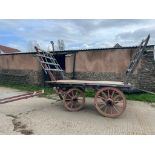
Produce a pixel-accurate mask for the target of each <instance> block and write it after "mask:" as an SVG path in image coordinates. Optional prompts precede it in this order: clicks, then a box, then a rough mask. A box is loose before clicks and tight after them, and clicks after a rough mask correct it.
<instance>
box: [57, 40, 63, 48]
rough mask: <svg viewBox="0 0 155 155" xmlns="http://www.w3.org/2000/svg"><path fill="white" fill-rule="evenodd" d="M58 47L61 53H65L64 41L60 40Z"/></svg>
mask: <svg viewBox="0 0 155 155" xmlns="http://www.w3.org/2000/svg"><path fill="white" fill-rule="evenodd" d="M57 46H58V50H59V51H64V50H65V44H64V41H63V40H58V42H57Z"/></svg>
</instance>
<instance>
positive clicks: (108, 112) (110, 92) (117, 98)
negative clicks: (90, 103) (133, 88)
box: [94, 87, 126, 117]
mask: <svg viewBox="0 0 155 155" xmlns="http://www.w3.org/2000/svg"><path fill="white" fill-rule="evenodd" d="M94 104H95V107H96V109H97V111H98V112H99V113H100V114H101V115H103V116H106V117H118V116H120V115H121V114H122V113H123V112H124V110H125V108H126V99H125V96H124V94H123V93H122V92H121V91H120V90H118V89H116V88H112V87H105V88H101V89H99V90H98V91H97V93H96V95H95V99H94Z"/></svg>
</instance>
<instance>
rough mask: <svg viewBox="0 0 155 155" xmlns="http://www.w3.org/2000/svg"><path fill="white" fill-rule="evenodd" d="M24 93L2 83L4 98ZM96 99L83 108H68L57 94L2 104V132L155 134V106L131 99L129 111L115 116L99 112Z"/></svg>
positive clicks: (88, 100) (0, 89) (1, 88)
mask: <svg viewBox="0 0 155 155" xmlns="http://www.w3.org/2000/svg"><path fill="white" fill-rule="evenodd" d="M21 93H23V92H20V91H18V90H15V89H10V88H4V87H0V94H1V95H0V98H3V97H6V96H12V95H16V94H21ZM92 102H93V99H92V98H87V99H86V106H85V109H83V110H81V111H79V112H68V111H67V110H65V109H64V107H63V104H62V101H59V100H58V98H57V96H55V95H52V96H51V99H47V98H42V97H33V98H29V99H24V100H20V101H15V102H10V103H6V104H0V134H1V135H10V134H13V135H15V134H25V135H30V134H35V135H40V134H41V135H49V134H63V135H64V134H106V135H107V134H108V135H111V134H115V135H120V134H128V135H131V134H132V135H133V134H134V135H135V134H140V135H143V134H155V107H152V106H150V105H149V104H146V103H143V102H137V101H128V102H127V103H128V104H127V109H126V111H125V112H124V113H123V114H122V115H121V116H120V117H118V118H115V119H112V118H106V117H102V116H101V115H99V114H98V112H97V111H96V109H95V107H94V106H93V104H92Z"/></svg>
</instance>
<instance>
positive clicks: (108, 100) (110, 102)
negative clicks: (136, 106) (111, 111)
mask: <svg viewBox="0 0 155 155" xmlns="http://www.w3.org/2000/svg"><path fill="white" fill-rule="evenodd" d="M106 104H107V105H108V106H112V105H113V104H114V103H113V100H112V99H110V98H109V99H107V101H106Z"/></svg>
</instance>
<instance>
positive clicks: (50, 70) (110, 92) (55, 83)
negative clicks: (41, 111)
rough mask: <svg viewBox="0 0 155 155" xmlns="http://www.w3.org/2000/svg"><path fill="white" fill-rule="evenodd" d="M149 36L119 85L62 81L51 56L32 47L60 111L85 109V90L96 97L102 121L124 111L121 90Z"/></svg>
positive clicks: (100, 82)
mask: <svg viewBox="0 0 155 155" xmlns="http://www.w3.org/2000/svg"><path fill="white" fill-rule="evenodd" d="M149 38H150V35H148V36H147V38H146V39H144V40H142V42H141V43H140V45H139V46H138V48H137V52H136V53H135V54H134V56H133V58H132V60H131V62H130V64H129V66H128V68H127V71H126V78H125V80H124V81H123V82H118V81H87V80H71V79H68V78H66V77H65V75H64V71H63V70H62V69H61V66H60V65H59V64H58V62H57V60H56V59H55V57H54V55H53V52H52V51H51V52H48V51H44V50H42V49H40V48H38V47H35V49H36V52H37V54H36V55H37V57H38V60H39V61H40V64H41V66H42V68H43V70H44V71H45V73H46V74H48V76H49V77H50V81H46V83H47V84H48V85H50V86H51V87H53V88H55V89H56V92H57V93H58V95H59V97H60V99H62V100H63V103H64V107H65V108H66V109H67V110H68V111H72V112H73V111H79V110H81V109H82V108H83V107H84V105H85V90H86V89H89V88H91V89H94V90H95V91H96V95H95V97H94V105H95V107H96V109H97V111H98V112H99V113H100V114H101V115H103V116H106V117H118V116H120V115H121V114H122V113H123V112H124V110H125V109H126V104H127V102H126V98H125V95H124V94H123V89H130V88H131V87H132V85H131V84H129V83H128V82H129V78H130V76H131V74H132V73H133V72H134V70H135V68H136V66H137V64H138V62H139V61H140V59H141V57H142V55H143V53H144V52H145V51H146V50H147V49H146V47H147V44H148V41H149Z"/></svg>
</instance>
